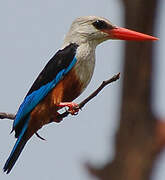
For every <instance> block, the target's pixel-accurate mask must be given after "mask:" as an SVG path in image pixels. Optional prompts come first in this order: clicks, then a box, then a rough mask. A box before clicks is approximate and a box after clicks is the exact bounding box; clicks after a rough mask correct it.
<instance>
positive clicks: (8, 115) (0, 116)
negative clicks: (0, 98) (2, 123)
mask: <svg viewBox="0 0 165 180" xmlns="http://www.w3.org/2000/svg"><path fill="white" fill-rule="evenodd" d="M0 119H11V120H14V119H15V114H11V113H4V112H1V113H0Z"/></svg>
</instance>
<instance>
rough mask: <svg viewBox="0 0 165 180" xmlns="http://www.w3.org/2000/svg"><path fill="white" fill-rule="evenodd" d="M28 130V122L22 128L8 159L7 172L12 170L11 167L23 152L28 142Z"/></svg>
mask: <svg viewBox="0 0 165 180" xmlns="http://www.w3.org/2000/svg"><path fill="white" fill-rule="evenodd" d="M26 130H27V123H26V124H25V125H24V127H23V128H22V131H21V133H20V135H19V137H18V139H17V141H16V143H15V145H14V147H13V149H12V151H11V153H10V156H9V158H8V159H7V161H6V163H5V165H4V167H3V170H4V172H6V173H7V174H8V173H9V172H10V171H11V169H12V168H13V166H14V164H15V163H16V161H17V159H18V157H19V155H20V154H21V152H22V150H23V148H24V146H25V144H26V143H27V141H28V139H27V138H26Z"/></svg>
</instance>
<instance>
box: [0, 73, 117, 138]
mask: <svg viewBox="0 0 165 180" xmlns="http://www.w3.org/2000/svg"><path fill="white" fill-rule="evenodd" d="M119 78H120V73H118V74H116V75H114V76H113V77H112V78H110V79H108V80H107V81H103V82H102V84H101V85H100V86H99V87H98V88H97V89H96V90H95V91H94V92H93V93H92V94H90V95H89V96H88V97H87V98H86V99H84V100H83V101H82V102H80V103H79V105H78V107H77V108H78V109H82V108H83V107H84V106H85V104H87V103H88V102H89V101H90V100H91V99H93V98H94V97H95V96H97V94H98V93H99V92H100V91H101V90H102V89H103V88H104V87H105V86H107V85H108V84H110V83H112V82H114V81H117V80H118V79H119ZM69 114H70V113H69V112H68V111H65V112H64V113H62V114H59V115H58V116H57V118H58V119H63V118H65V117H67V116H68V115H69ZM14 118H15V114H11V113H4V112H0V119H11V120H14ZM36 135H37V137H39V138H40V139H44V138H42V137H40V136H39V135H38V134H36Z"/></svg>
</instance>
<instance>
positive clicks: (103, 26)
mask: <svg viewBox="0 0 165 180" xmlns="http://www.w3.org/2000/svg"><path fill="white" fill-rule="evenodd" d="M93 26H94V27H95V28H96V29H107V28H108V24H107V23H106V22H105V21H102V20H97V21H95V22H94V23H93Z"/></svg>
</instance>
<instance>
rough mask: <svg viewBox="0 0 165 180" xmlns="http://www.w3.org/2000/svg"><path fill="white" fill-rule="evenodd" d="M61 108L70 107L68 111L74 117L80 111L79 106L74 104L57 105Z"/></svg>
mask: <svg viewBox="0 0 165 180" xmlns="http://www.w3.org/2000/svg"><path fill="white" fill-rule="evenodd" d="M57 106H58V107H60V108H63V107H68V108H69V109H68V111H69V113H70V114H72V115H77V114H78V111H79V106H78V104H76V103H74V102H61V103H60V104H58V105H57Z"/></svg>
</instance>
